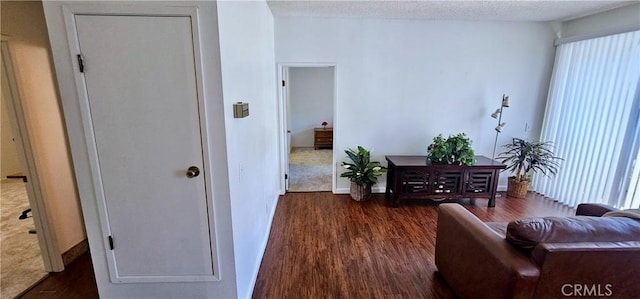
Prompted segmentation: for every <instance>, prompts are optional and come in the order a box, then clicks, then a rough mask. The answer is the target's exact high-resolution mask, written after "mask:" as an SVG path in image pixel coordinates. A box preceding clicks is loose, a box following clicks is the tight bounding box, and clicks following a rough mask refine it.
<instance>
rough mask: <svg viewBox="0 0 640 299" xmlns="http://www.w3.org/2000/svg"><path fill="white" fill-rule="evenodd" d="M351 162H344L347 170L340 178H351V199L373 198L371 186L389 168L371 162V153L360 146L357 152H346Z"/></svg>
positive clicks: (351, 150) (350, 150) (348, 150)
mask: <svg viewBox="0 0 640 299" xmlns="http://www.w3.org/2000/svg"><path fill="white" fill-rule="evenodd" d="M344 152H345V153H346V154H347V157H349V160H350V162H342V164H341V165H342V167H344V168H345V169H347V171H346V172H344V173H342V174H341V175H340V177H343V178H349V181H351V188H350V194H351V198H353V199H354V200H356V201H365V200H368V199H369V197H370V196H371V186H373V185H375V184H376V183H377V182H378V177H379V176H381V175H382V174H383V173H384V172H385V171H387V168H386V167H384V166H382V165H380V162H378V161H371V152H370V151H368V150H366V149H365V148H363V147H362V146H358V148H357V150H353V149H347V150H345V151H344Z"/></svg>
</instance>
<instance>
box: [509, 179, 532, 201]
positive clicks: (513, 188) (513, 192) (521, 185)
mask: <svg viewBox="0 0 640 299" xmlns="http://www.w3.org/2000/svg"><path fill="white" fill-rule="evenodd" d="M527 190H529V182H528V181H523V182H518V181H516V179H515V178H513V177H511V178H509V182H508V185H507V196H509V197H516V198H526V197H527Z"/></svg>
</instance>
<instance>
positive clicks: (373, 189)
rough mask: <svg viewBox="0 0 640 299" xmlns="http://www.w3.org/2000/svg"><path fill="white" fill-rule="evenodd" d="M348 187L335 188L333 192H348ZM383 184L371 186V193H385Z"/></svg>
mask: <svg viewBox="0 0 640 299" xmlns="http://www.w3.org/2000/svg"><path fill="white" fill-rule="evenodd" d="M349 191H350V190H349V188H336V191H335V192H333V193H335V194H349ZM385 192H386V187H385V186H377V187H371V193H385Z"/></svg>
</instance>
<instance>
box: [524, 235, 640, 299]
mask: <svg viewBox="0 0 640 299" xmlns="http://www.w3.org/2000/svg"><path fill="white" fill-rule="evenodd" d="M531 258H532V259H534V260H535V261H536V263H541V264H540V267H541V273H540V279H539V281H538V287H537V288H536V295H535V297H536V298H563V297H567V295H568V294H572V295H574V296H578V295H580V294H576V293H575V288H576V285H578V287H579V288H580V289H581V290H582V291H581V295H582V296H587V295H586V294H590V295H591V296H592V297H596V296H600V297H602V296H605V297H614V298H636V297H637V295H638V294H640V276H638V269H640V242H639V241H626V242H580V243H542V244H539V245H538V246H536V248H535V249H534V250H533V252H532V254H531ZM572 292H573V293H572ZM585 292H588V293H585Z"/></svg>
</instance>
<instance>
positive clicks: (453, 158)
mask: <svg viewBox="0 0 640 299" xmlns="http://www.w3.org/2000/svg"><path fill="white" fill-rule="evenodd" d="M427 152H428V156H427V158H428V159H429V160H430V161H431V163H434V164H454V165H473V163H475V161H476V159H475V153H474V152H473V149H472V148H471V140H470V139H469V138H468V137H467V135H466V134H465V133H460V134H457V135H452V136H449V138H446V139H445V138H444V137H442V134H439V135H438V136H436V137H434V138H433V143H431V144H430V145H429V147H427Z"/></svg>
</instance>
